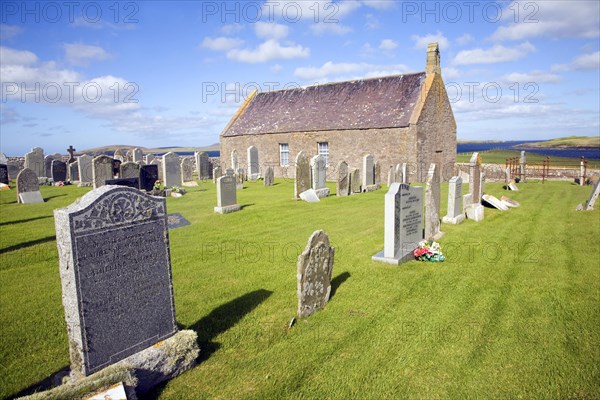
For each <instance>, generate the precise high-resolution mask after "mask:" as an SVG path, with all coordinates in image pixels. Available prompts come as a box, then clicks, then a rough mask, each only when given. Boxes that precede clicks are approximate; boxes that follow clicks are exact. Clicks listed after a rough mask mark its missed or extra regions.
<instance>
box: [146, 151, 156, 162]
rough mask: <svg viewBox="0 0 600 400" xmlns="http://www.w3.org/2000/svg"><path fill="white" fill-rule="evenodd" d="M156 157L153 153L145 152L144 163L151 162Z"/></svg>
mask: <svg viewBox="0 0 600 400" xmlns="http://www.w3.org/2000/svg"><path fill="white" fill-rule="evenodd" d="M155 158H156V157H154V154H147V155H146V165H148V164H152V161H154V159H155Z"/></svg>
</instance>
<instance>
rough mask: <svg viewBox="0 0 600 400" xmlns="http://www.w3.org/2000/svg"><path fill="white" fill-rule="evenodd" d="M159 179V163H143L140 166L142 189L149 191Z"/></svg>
mask: <svg viewBox="0 0 600 400" xmlns="http://www.w3.org/2000/svg"><path fill="white" fill-rule="evenodd" d="M157 180H158V165H155V164H151V165H142V166H141V167H140V189H143V190H145V191H147V192H149V191H151V190H152V189H154V183H155V182H156V181H157Z"/></svg>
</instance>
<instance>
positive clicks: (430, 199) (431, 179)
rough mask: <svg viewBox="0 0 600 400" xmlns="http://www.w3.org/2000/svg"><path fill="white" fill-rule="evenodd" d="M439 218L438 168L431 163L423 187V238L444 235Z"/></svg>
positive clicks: (436, 238) (432, 238) (436, 237)
mask: <svg viewBox="0 0 600 400" xmlns="http://www.w3.org/2000/svg"><path fill="white" fill-rule="evenodd" d="M440 219H441V218H440V170H439V168H438V166H437V165H435V164H431V165H430V166H429V171H428V172H427V186H426V187H425V240H438V239H439V238H441V237H442V236H443V235H444V233H443V232H442V231H440Z"/></svg>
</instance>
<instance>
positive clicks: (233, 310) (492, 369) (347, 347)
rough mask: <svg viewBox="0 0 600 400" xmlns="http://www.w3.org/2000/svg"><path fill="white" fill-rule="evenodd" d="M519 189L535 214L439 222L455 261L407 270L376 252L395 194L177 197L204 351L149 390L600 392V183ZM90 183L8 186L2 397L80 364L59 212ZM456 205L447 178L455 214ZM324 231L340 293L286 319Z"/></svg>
mask: <svg viewBox="0 0 600 400" xmlns="http://www.w3.org/2000/svg"><path fill="white" fill-rule="evenodd" d="M330 185H331V184H330ZM330 187H331V188H332V189H333V188H334V186H333V185H331V186H330ZM519 187H520V189H521V190H520V191H518V192H510V193H509V194H508V195H509V196H510V197H511V198H513V199H515V200H517V201H519V202H521V204H522V206H521V207H520V208H517V209H511V210H509V211H506V212H501V211H498V210H493V209H487V208H486V210H485V220H484V221H483V222H480V223H476V222H473V221H465V222H464V223H463V224H461V225H457V226H450V225H442V229H443V231H445V233H446V234H445V236H444V237H443V238H442V239H441V240H440V243H441V244H442V248H443V249H444V251H445V253H446V256H447V261H446V262H444V263H429V264H428V263H420V262H416V261H411V262H409V263H406V264H403V265H400V266H391V265H387V264H382V263H376V262H373V261H371V256H372V255H373V254H375V253H377V252H378V251H380V250H381V249H382V248H383V223H384V221H383V212H384V207H383V205H384V195H385V189H383V190H379V191H376V192H372V193H366V194H361V195H358V196H352V197H347V198H338V197H335V196H334V197H329V198H327V199H324V200H322V201H321V202H320V203H314V204H309V203H305V202H302V201H293V200H291V199H292V195H293V183H292V182H290V181H284V180H282V179H278V180H277V185H276V186H273V187H269V188H265V187H263V186H262V182H250V183H247V184H246V188H245V189H244V190H241V191H238V200H239V203H240V204H242V205H244V208H243V210H241V211H240V212H236V213H232V214H226V215H218V214H215V213H214V212H213V207H214V206H215V203H216V194H215V188H214V185H213V184H212V183H211V182H202V183H200V186H199V187H198V188H190V190H189V192H190V193H189V194H187V195H186V196H184V197H183V198H180V199H175V198H169V199H168V200H167V208H168V212H169V213H175V212H178V213H181V214H182V215H183V216H184V217H185V218H187V219H188V220H189V221H190V222H191V225H189V226H186V227H182V228H178V229H175V230H172V231H170V233H169V235H170V243H171V258H172V260H171V261H172V268H173V280H174V290H175V303H176V309H177V321H178V323H179V324H180V326H181V327H182V328H190V329H194V330H196V331H197V332H198V335H199V344H200V347H201V356H200V360H199V364H198V366H197V367H196V368H194V369H193V370H190V371H188V372H186V373H185V374H183V375H181V376H179V377H177V378H176V379H174V380H172V381H171V382H169V383H168V384H167V385H166V386H164V387H162V388H160V389H158V390H156V391H155V392H154V393H153V394H152V395H151V396H150V398H160V399H188V398H191V399H205V398H206V399H212V398H218V399H234V398H256V399H266V398H269V399H271V398H273V399H275V398H294V399H297V398H310V399H324V398H331V399H350V398H356V399H380V398H390V399H392V398H393V399H405V398H415V399H441V398H451V399H479V398H489V399H499V398H503V399H509V398H510V399H513V398H515V399H516V398H526V399H597V398H599V397H600V329H598V327H599V326H600V245H599V243H598V237H599V236H600V211H599V210H595V211H591V212H576V211H575V206H576V205H577V204H578V203H582V202H584V201H585V200H586V199H587V197H588V195H589V193H590V191H591V188H590V187H589V186H587V187H580V186H577V185H574V184H571V183H568V182H546V183H545V184H542V183H539V182H535V181H533V182H529V183H523V184H521V185H520V186H519ZM88 190H89V189H84V188H77V187H42V194H43V196H44V197H45V198H46V200H47V201H46V203H44V204H32V205H19V204H16V203H15V198H14V197H15V191H14V189H13V190H11V191H10V192H5V191H3V192H1V193H0V229H1V232H0V233H1V234H0V241H1V243H0V254H1V255H2V258H1V264H0V273H1V275H0V282H1V285H2V286H1V290H0V310H1V316H0V318H1V319H0V324H1V325H0V326H1V328H0V329H1V331H0V337H1V338H2V340H1V344H0V354H1V360H0V366H1V368H2V370H1V371H0V372H1V374H0V376H1V378H0V379H1V384H0V397H2V398H4V397H6V396H10V395H11V394H14V393H16V392H18V391H20V390H23V389H24V388H26V387H28V386H30V385H33V384H35V383H36V382H39V381H41V380H42V379H44V378H46V377H48V376H50V375H51V374H52V373H54V372H56V371H58V370H60V369H62V368H64V367H66V366H67V365H68V363H69V358H68V347H67V338H66V327H65V322H64V314H63V309H62V304H61V287H60V278H59V273H58V257H57V250H56V242H55V238H54V235H55V231H54V219H53V217H52V210H53V209H55V208H59V207H64V206H66V205H68V204H70V203H72V202H73V201H74V200H75V199H76V197H78V196H81V195H83V194H84V193H86V192H87V191H88ZM465 190H466V185H465ZM486 191H487V192H488V193H490V194H493V195H495V196H497V197H500V196H501V195H502V194H507V193H506V192H505V191H504V190H503V189H502V184H501V183H486ZM446 198H447V184H443V185H442V215H444V214H445V208H446ZM598 208H600V207H598ZM317 229H324V230H325V231H326V232H327V233H328V234H329V237H330V239H331V241H332V242H333V245H334V246H335V248H336V254H335V265H334V271H333V276H334V281H333V289H334V290H333V296H332V298H331V300H330V302H329V303H328V304H327V306H326V308H325V309H324V310H322V311H319V312H317V313H316V314H314V315H312V316H311V317H309V318H307V319H303V320H300V321H298V322H297V323H296V325H295V326H294V327H293V328H292V329H290V330H288V328H287V326H288V324H289V322H290V319H291V318H292V317H293V316H294V315H295V313H296V307H297V297H296V259H297V254H298V252H299V251H301V249H303V248H304V246H305V245H306V242H307V240H308V238H309V236H310V235H311V233H312V232H313V231H314V230H317ZM125 289H126V288H124V290H125Z"/></svg>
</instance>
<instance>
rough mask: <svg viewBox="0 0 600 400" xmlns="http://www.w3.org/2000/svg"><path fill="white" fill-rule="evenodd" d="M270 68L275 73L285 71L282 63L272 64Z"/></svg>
mask: <svg viewBox="0 0 600 400" xmlns="http://www.w3.org/2000/svg"><path fill="white" fill-rule="evenodd" d="M269 69H270V70H271V72H273V73H274V74H278V73H280V72H281V71H283V67H282V66H281V65H279V64H275V65H272V66H271V67H270V68H269Z"/></svg>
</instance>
